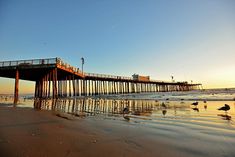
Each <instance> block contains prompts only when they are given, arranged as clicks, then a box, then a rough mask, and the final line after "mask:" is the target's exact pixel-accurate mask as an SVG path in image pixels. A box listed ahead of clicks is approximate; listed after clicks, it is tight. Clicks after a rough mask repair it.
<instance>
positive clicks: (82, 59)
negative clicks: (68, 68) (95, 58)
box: [81, 57, 85, 74]
mask: <svg viewBox="0 0 235 157" xmlns="http://www.w3.org/2000/svg"><path fill="white" fill-rule="evenodd" d="M81 61H82V74H83V65H84V63H85V61H84V58H83V57H82V58H81Z"/></svg>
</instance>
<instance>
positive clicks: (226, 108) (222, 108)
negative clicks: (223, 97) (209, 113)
mask: <svg viewBox="0 0 235 157" xmlns="http://www.w3.org/2000/svg"><path fill="white" fill-rule="evenodd" d="M204 103H206V101H204ZM192 105H193V106H195V107H196V106H197V105H198V101H196V102H193V103H192ZM218 110H222V111H225V112H227V111H228V110H230V106H229V105H228V104H224V106H222V107H220V108H218Z"/></svg>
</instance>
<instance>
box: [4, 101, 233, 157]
mask: <svg viewBox="0 0 235 157" xmlns="http://www.w3.org/2000/svg"><path fill="white" fill-rule="evenodd" d="M208 109H210V106H208ZM191 110H192V109H191V108H190V110H189V111H191ZM189 111H183V109H180V110H178V111H177V112H179V113H180V112H185V113H187V112H189ZM232 111H233V110H232ZM172 112H173V111H172ZM201 112H202V113H203V111H201ZM199 113H200V112H199ZM152 114H153V115H154V113H152ZM167 114H168V115H169V116H168V117H167V115H164V116H162V117H158V116H156V117H157V118H155V119H154V118H151V117H143V116H139V117H136V116H135V115H130V120H126V119H124V118H123V117H122V115H118V114H117V115H111V114H105V115H102V114H101V115H91V116H86V117H84V116H83V115H80V116H73V115H71V114H67V113H64V112H58V111H51V110H49V111H48V110H37V109H33V108H24V107H16V108H14V107H12V105H10V104H8V105H6V104H1V105H0V152H1V154H0V156H4V157H8V156H9V157H15V156H19V157H27V156H29V157H31V156H34V157H46V156H48V157H49V156H59V157H60V156H61V157H62V156H63V157H64V156H68V157H72V156H86V157H88V156H96V157H97V156H102V157H105V156H117V157H119V156H145V157H146V156H149V157H150V156H160V157H161V156H164V157H171V156H172V157H173V156H174V157H184V156H185V157H190V156H195V157H199V156H213V157H214V156H218V157H219V156H228V157H232V156H234V155H235V151H234V149H233V146H234V144H235V130H234V126H233V122H232V123H231V121H228V122H226V121H224V120H221V118H220V117H219V116H217V115H215V116H216V117H212V116H207V118H206V119H207V120H203V117H204V116H203V114H201V115H197V116H198V118H196V117H195V116H194V114H198V112H195V111H193V110H192V114H191V115H190V116H188V117H187V116H186V117H185V118H177V116H175V117H171V116H170V114H171V109H170V106H169V109H168V113H167ZM181 117H183V116H181ZM204 118H205V117H204ZM216 121H218V122H216ZM215 122H216V123H215ZM223 122H225V123H223Z"/></svg>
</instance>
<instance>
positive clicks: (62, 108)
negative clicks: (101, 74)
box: [34, 98, 235, 126]
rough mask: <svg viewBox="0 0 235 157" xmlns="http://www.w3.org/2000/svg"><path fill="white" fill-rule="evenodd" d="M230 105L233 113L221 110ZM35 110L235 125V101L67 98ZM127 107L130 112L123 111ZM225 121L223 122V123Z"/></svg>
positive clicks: (38, 105) (48, 101)
mask: <svg viewBox="0 0 235 157" xmlns="http://www.w3.org/2000/svg"><path fill="white" fill-rule="evenodd" d="M224 103H228V104H230V106H231V110H230V111H229V112H228V113H224V112H223V111H219V110H218V108H219V107H220V106H221V105H222V104H224ZM34 108H35V109H39V110H52V111H55V112H56V113H58V114H59V113H63V114H66V115H70V116H76V117H85V116H95V115H96V116H98V115H105V116H115V117H117V116H119V117H122V116H123V117H124V116H125V117H126V116H128V119H129V118H131V119H132V118H135V119H136V118H137V119H144V120H154V121H156V120H157V121H158V120H159V118H160V119H161V121H162V120H164V121H165V120H168V121H169V122H170V121H177V123H178V122H180V121H182V123H185V122H189V123H191V121H194V122H199V123H212V122H213V123H214V122H216V123H217V124H219V123H223V121H224V120H226V121H229V123H230V124H232V125H233V126H234V122H233V117H234V116H235V114H234V113H235V108H234V102H229V101H227V102H223V101H211V102H207V103H203V102H199V104H198V106H196V107H194V106H193V105H192V101H184V102H181V101H157V100H130V99H121V100H120V99H106V98H66V99H36V100H35V101H34ZM125 108H128V113H124V109H125ZM221 120H222V121H221ZM225 123H226V122H225Z"/></svg>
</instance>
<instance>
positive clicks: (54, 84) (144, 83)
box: [0, 58, 201, 103]
mask: <svg viewBox="0 0 235 157" xmlns="http://www.w3.org/2000/svg"><path fill="white" fill-rule="evenodd" d="M0 77H6V78H14V79H15V93H14V94H15V101H14V102H15V103H17V101H18V90H19V89H18V86H19V80H20V79H22V80H28V81H35V82H36V84H35V98H49V97H53V98H59V97H67V96H81V95H82V96H90V95H100V94H124V93H141V92H168V91H189V90H194V89H199V88H200V86H201V84H189V83H187V82H168V81H160V80H136V79H133V78H132V77H124V76H115V75H106V74H95V73H86V72H82V71H81V70H80V69H79V68H75V67H73V66H71V65H69V64H67V63H65V62H63V61H62V60H61V59H60V58H49V59H33V60H18V61H3V62H0Z"/></svg>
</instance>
